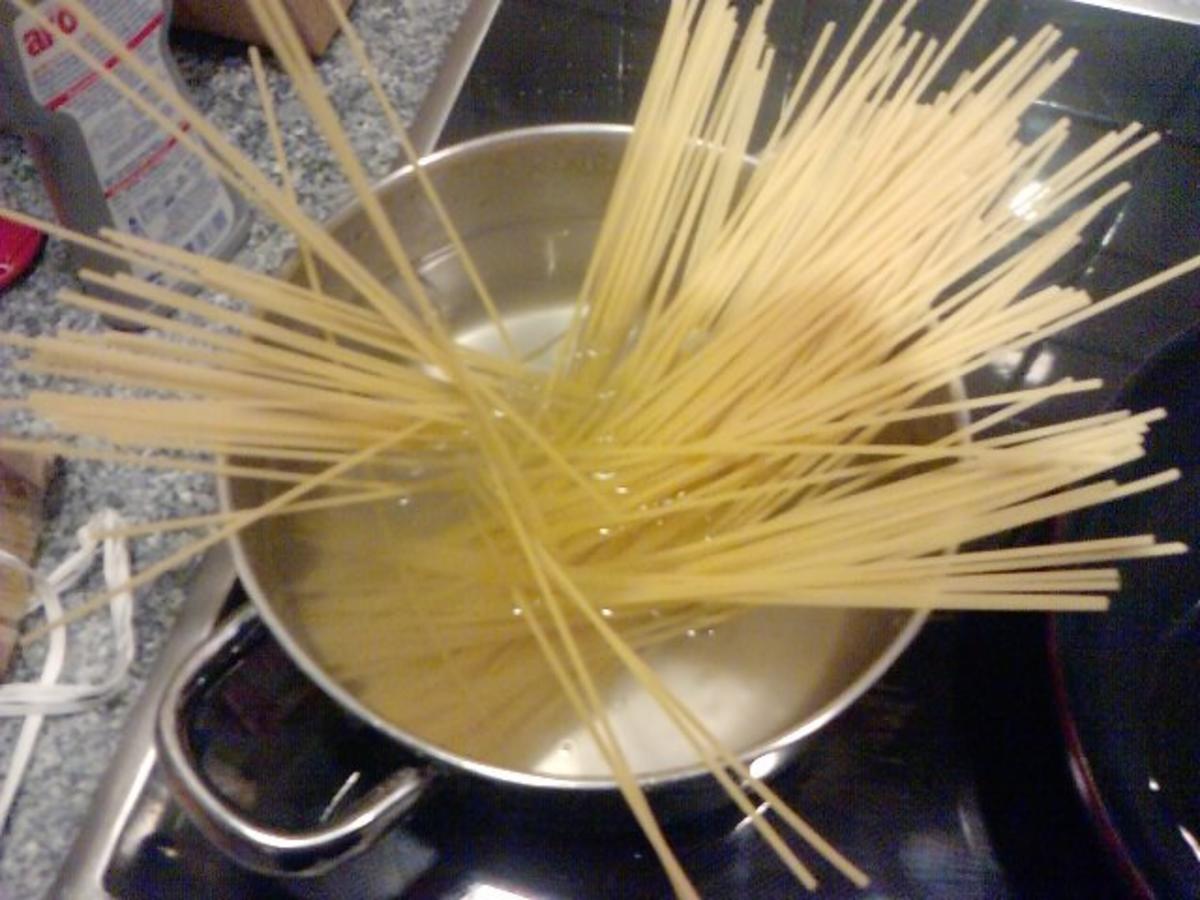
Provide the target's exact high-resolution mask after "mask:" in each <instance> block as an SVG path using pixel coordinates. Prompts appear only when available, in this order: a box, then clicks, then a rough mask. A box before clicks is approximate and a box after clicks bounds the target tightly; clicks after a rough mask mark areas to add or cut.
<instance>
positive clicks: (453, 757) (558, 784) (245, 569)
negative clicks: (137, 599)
mask: <svg viewBox="0 0 1200 900" xmlns="http://www.w3.org/2000/svg"><path fill="white" fill-rule="evenodd" d="M632 130H633V129H632V127H631V126H629V125H620V124H611V123H566V124H554V125H537V126H532V127H527V128H516V129H509V130H505V131H499V132H495V133H492V134H488V135H485V136H483V137H478V138H474V139H471V140H468V141H464V142H462V143H459V144H455V145H453V146H450V147H446V148H443V149H441V150H438V151H435V152H434V153H431V154H429V155H427V156H424V157H422V158H421V161H420V164H421V166H422V167H424V166H429V165H434V164H437V163H440V162H443V161H445V160H450V159H456V158H459V157H463V156H470V155H472V154H475V153H480V152H483V151H486V150H487V149H489V148H491V147H495V146H502V145H507V144H520V143H524V142H529V141H534V142H536V141H538V140H541V139H544V138H546V137H564V136H565V137H579V138H589V137H598V136H599V137H605V136H607V137H610V138H616V137H624V136H626V135H628V134H630V133H631V132H632ZM412 172H413V166H411V165H406V166H403V167H401V168H399V169H397V170H396V171H394V172H392V173H391V174H389V175H387V176H386V177H384V178H383V179H382V180H380V181H379V182H377V183H376V185H375V187H374V190H375V192H376V193H380V192H383V191H386V190H389V189H391V188H392V187H393V186H394V185H396V184H397V183H399V182H401V181H402V180H404V179H407V178H409V177H411V176H412ZM359 208H360V207H359V204H358V203H357V202H356V201H351V202H349V203H348V204H346V205H345V206H343V207H342V208H341V209H340V210H339V211H338V212H337V213H335V214H334V215H333V216H331V217H330V218H329V220H328V222H327V223H326V225H325V227H326V229H327V230H329V231H336V230H337V229H338V228H340V227H341V226H343V225H344V224H345V223H346V222H347V220H349V219H350V217H351V216H353V215H355V214H356V213H357V212H358V211H359ZM295 266H296V262H295V260H293V261H292V262H290V263H289V264H288V265H287V266H286V267H285V269H284V270H283V277H285V278H286V277H288V276H289V275H290V274H291V273H292V272H293V271H294V270H295ZM217 492H218V498H219V501H220V504H221V508H222V510H223V511H226V512H229V511H231V510H233V508H234V507H233V504H232V497H231V495H230V484H229V479H228V478H227V477H225V476H221V477H219V478H218V479H217ZM228 540H229V544H230V547H231V550H232V552H233V559H234V565H235V567H236V569H237V573H238V579H239V580H240V581H241V583H242V585H243V587H244V588H245V590H246V593H247V595H248V596H249V597H250V600H251V602H252V603H253V604H254V606H255V608H256V609H257V610H258V614H259V616H261V617H262V619H263V621H264V622H265V623H266V624H267V627H268V628H269V629H270V631H271V634H272V636H273V637H274V638H275V640H276V641H278V642H279V644H280V645H281V646H282V647H283V649H284V650H285V651H286V652H287V654H288V656H289V657H290V658H291V660H292V661H293V662H294V663H295V664H296V666H297V667H298V668H299V669H300V670H301V671H302V672H304V674H305V675H306V676H308V677H309V678H310V679H311V680H312V681H313V682H314V683H315V684H316V685H317V686H318V687H319V688H321V690H322V691H324V692H325V693H326V694H327V695H329V696H330V697H332V698H333V699H334V700H336V701H337V702H338V703H339V704H340V705H341V706H342V707H343V708H345V709H346V710H347V711H349V712H351V713H353V714H354V715H355V716H357V717H358V718H359V719H361V720H363V721H365V722H367V723H368V724H370V725H371V726H372V727H373V728H375V729H377V730H378V731H380V732H382V733H383V734H386V735H387V736H388V737H390V738H391V739H393V740H395V741H397V742H398V743H400V744H401V745H403V746H404V747H406V748H408V749H410V750H413V751H414V752H416V753H418V754H420V755H421V756H424V757H426V758H429V759H432V760H435V761H436V762H438V763H440V764H442V765H444V766H447V767H449V768H451V769H454V770H457V771H465V772H467V773H469V774H471V775H474V776H477V777H479V778H483V779H487V780H489V781H496V782H501V783H504V784H508V785H513V786H519V787H525V788H536V789H541V790H554V791H586V792H615V791H617V790H619V787H618V785H617V782H616V781H615V780H614V779H612V778H607V777H601V776H577V777H573V778H570V777H561V776H551V775H541V774H538V773H535V772H526V771H521V770H518V769H510V768H506V767H504V766H498V765H493V764H490V763H485V762H481V761H479V760H474V759H470V758H469V757H465V756H460V755H458V754H456V753H453V752H451V751H449V750H446V749H444V748H442V747H439V746H437V745H436V744H432V743H429V742H427V741H426V740H424V739H423V738H421V737H419V736H417V735H415V734H412V733H410V732H408V731H405V730H404V729H403V728H401V727H400V726H398V725H396V724H394V723H392V722H390V721H388V720H387V719H386V718H384V717H383V716H381V715H380V714H379V713H377V712H375V711H374V710H372V709H371V708H370V707H368V706H367V705H366V704H365V703H363V702H362V701H361V700H360V699H358V698H357V697H356V696H355V695H354V694H353V693H352V692H351V691H350V690H349V689H347V688H346V687H344V686H343V685H341V684H340V683H339V682H338V681H337V680H336V679H334V678H333V677H331V676H330V675H329V674H328V673H327V672H326V671H325V670H324V669H323V668H322V666H321V665H320V663H318V662H317V660H316V659H315V658H313V655H312V654H310V653H309V652H308V651H307V650H306V649H305V648H304V647H303V646H302V645H301V643H300V642H299V641H298V640H297V639H296V638H295V637H294V636H293V635H292V634H291V631H290V629H289V628H288V626H287V624H286V623H285V622H284V621H283V620H282V619H281V618H280V616H279V615H278V613H277V612H276V611H275V609H274V607H273V605H272V604H271V603H270V602H269V601H268V600H267V599H266V598H267V594H266V591H264V590H263V588H262V585H261V584H260V583H259V581H258V578H257V576H256V574H255V571H254V568H253V567H252V566H251V565H250V559H249V554H248V553H247V551H246V549H245V546H244V544H243V541H242V538H241V535H240V534H235V535H233V536H232V537H230V538H229V539H228ZM928 618H929V611H928V610H914V611H912V612H911V614H910V615H909V616H908V618H907V620H906V621H905V624H904V627H903V628H902V629H900V631H899V632H898V633H897V634H896V635H895V636H894V637H893V638H892V639H891V641H890V642H889V643H888V644H887V647H886V649H885V650H884V651H883V653H881V654H880V655H879V656H877V657H876V658H875V659H874V661H873V662H872V663H871V664H870V665H869V666H867V667H866V668H865V669H864V670H863V671H862V672H860V673H859V675H858V676H857V677H856V678H855V679H854V680H853V681H852V682H850V684H849V685H847V686H846V687H845V688H843V689H842V690H841V691H840V692H839V693H838V694H837V695H836V696H835V697H834V698H833V699H832V700H830V701H829V702H828V703H826V704H825V705H824V706H822V707H821V708H820V709H818V710H817V711H816V712H814V713H812V714H811V715H809V716H807V717H806V718H805V719H804V720H803V721H801V722H799V723H798V724H797V725H795V726H794V727H793V728H791V729H789V730H788V731H786V732H784V733H783V734H780V735H778V736H776V737H774V738H772V739H770V740H769V741H766V742H764V743H761V744H756V745H755V746H753V747H750V748H748V749H745V750H737V751H735V752H736V754H737V756H738V757H739V758H740V759H742V760H743V761H744V762H747V763H748V762H750V761H752V760H754V759H757V758H760V757H765V756H767V755H769V754H780V758H779V760H778V762H777V763H776V764H775V765H772V766H771V768H775V767H776V765H778V764H779V763H782V762H783V761H784V760H785V759H789V758H790V757H791V755H792V754H793V753H795V752H796V751H797V750H798V747H799V743H800V741H801V740H803V739H804V738H806V737H808V736H809V735H812V734H814V733H815V732H817V731H819V730H820V729H822V728H824V727H825V726H826V725H828V724H829V723H830V722H831V721H833V720H834V719H835V718H837V717H838V716H839V715H841V714H842V713H843V712H845V711H846V709H848V708H849V707H850V706H851V705H852V704H853V703H854V702H855V701H856V700H858V699H859V698H860V697H861V696H862V695H863V694H865V693H866V692H867V690H868V689H869V688H870V687H871V686H872V685H874V684H875V682H876V681H878V680H879V678H880V677H881V676H882V675H883V674H884V672H886V671H887V670H888V669H889V668H890V667H891V666H892V664H893V663H894V662H895V661H896V660H897V658H899V656H900V654H901V653H903V652H904V651H905V650H906V649H907V648H908V646H909V645H910V644H911V643H912V641H913V640H914V638H915V637H916V636H917V634H918V632H920V630H921V628H922V627H923V626H924V624H925V622H926V620H927V619H928ZM709 775H710V773H709V770H708V768H707V767H706V766H704V765H703V764H696V765H692V766H682V767H676V768H672V769H663V770H660V771H655V772H650V773H648V774H646V775H643V776H640V777H639V778H638V784H639V785H640V786H641V787H642V788H643V789H647V790H649V789H657V788H664V787H669V786H673V785H679V784H682V783H685V782H693V781H695V780H696V779H699V778H703V777H706V776H709Z"/></svg>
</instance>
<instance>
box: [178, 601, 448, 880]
mask: <svg viewBox="0 0 1200 900" xmlns="http://www.w3.org/2000/svg"><path fill="white" fill-rule="evenodd" d="M265 632H266V629H265V628H264V627H263V624H262V622H261V621H260V620H259V618H258V615H257V613H256V612H255V610H254V608H253V607H247V608H246V609H244V610H242V611H241V612H239V613H237V614H236V615H234V616H232V617H231V618H230V619H229V620H228V621H227V622H225V623H224V624H223V625H222V626H221V627H220V628H218V629H217V630H216V631H215V632H214V633H213V634H212V636H211V637H209V638H208V640H206V641H205V642H204V643H203V644H201V645H200V646H199V647H197V648H196V650H195V651H194V652H193V653H192V655H191V656H190V657H189V658H188V659H187V660H186V661H185V662H184V664H183V665H182V666H181V667H180V669H179V671H178V672H176V673H175V675H174V677H173V678H172V679H171V681H170V682H169V683H168V685H167V688H166V692H165V693H164V694H163V699H162V702H161V705H160V706H159V710H158V720H157V722H156V728H155V743H156V745H157V748H158V757H159V759H160V761H161V762H162V764H163V772H164V775H165V776H166V779H167V782H168V783H169V784H170V786H171V788H172V790H173V791H174V793H175V797H176V798H177V799H178V800H179V802H180V804H181V805H182V806H183V807H184V809H185V810H186V811H187V813H188V815H189V816H190V817H191V818H192V820H193V822H195V824H196V825H197V827H199V829H200V830H201V831H202V832H203V833H204V835H205V837H207V838H208V839H209V840H210V841H211V842H212V843H213V844H214V845H215V846H217V847H218V848H219V849H221V850H222V851H224V852H225V853H226V854H227V855H228V856H230V857H232V858H233V859H235V860H236V861H237V862H239V863H241V864H242V865H243V866H246V867H247V868H249V869H252V870H254V871H256V872H261V873H263V874H266V875H275V876H279V875H284V876H316V875H322V874H324V873H325V872H327V871H329V870H330V869H332V868H334V867H335V866H337V865H338V864H339V863H341V862H343V861H345V860H348V859H351V858H352V857H354V856H357V855H358V854H359V853H362V852H363V851H364V850H366V849H367V848H368V847H370V846H371V844H372V843H373V842H374V841H375V840H376V839H378V838H379V837H380V836H381V835H382V834H383V833H384V832H385V831H386V830H387V829H388V828H389V827H390V826H391V825H392V824H394V823H395V822H396V820H397V819H398V818H400V817H401V816H402V815H404V814H405V813H406V812H408V810H409V809H411V808H412V806H413V805H414V804H415V803H416V802H417V800H418V799H419V798H420V797H421V795H422V794H423V793H424V792H425V788H426V787H427V786H428V785H429V782H430V779H431V777H432V776H431V775H430V773H429V772H427V771H422V770H419V769H415V768H405V769H400V770H398V771H397V772H395V773H394V774H392V775H390V776H388V777H387V778H385V779H384V780H383V781H382V782H380V784H378V785H377V786H376V787H374V788H372V789H371V790H370V791H369V792H367V793H366V794H365V795H364V796H363V797H362V798H361V799H360V800H359V801H358V802H357V803H356V804H355V805H354V806H353V807H352V808H351V809H349V810H347V811H346V813H345V814H343V815H342V816H341V817H340V818H338V819H337V820H336V821H334V822H331V823H330V824H328V825H324V826H321V827H319V828H314V829H312V830H309V831H303V832H287V831H281V830H278V829H275V828H269V827H266V826H263V825H259V824H257V823H255V822H253V821H251V820H250V819H249V818H247V817H246V815H245V814H244V813H243V812H241V811H240V810H238V809H236V808H235V807H233V806H231V805H230V804H229V803H228V802H227V801H226V800H225V799H224V798H223V797H221V796H220V795H219V794H218V793H217V792H216V791H214V790H213V789H212V787H211V786H210V785H209V783H208V781H207V780H206V779H205V778H204V776H202V775H201V774H200V772H199V770H198V769H197V767H196V765H195V757H194V754H193V753H192V747H191V744H190V741H189V739H188V734H187V730H186V728H185V724H186V713H187V709H188V705H189V703H190V701H191V700H193V699H194V698H195V697H196V696H197V694H199V693H200V692H201V691H203V690H204V689H206V688H207V687H208V686H210V685H211V684H212V683H213V682H214V681H216V680H217V679H218V678H219V677H220V676H221V675H223V674H225V673H227V672H228V671H229V670H230V669H231V668H232V667H233V666H234V665H235V664H236V663H237V662H238V661H239V660H240V659H242V658H244V657H245V656H246V654H247V652H248V651H249V650H250V649H251V648H252V647H253V646H254V645H255V644H257V643H258V642H259V641H261V640H262V639H263V637H264V635H265Z"/></svg>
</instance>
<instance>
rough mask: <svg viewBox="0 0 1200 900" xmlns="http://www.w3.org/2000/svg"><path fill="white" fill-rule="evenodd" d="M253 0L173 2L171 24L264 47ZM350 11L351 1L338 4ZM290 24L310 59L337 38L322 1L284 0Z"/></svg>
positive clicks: (331, 17)
mask: <svg viewBox="0 0 1200 900" xmlns="http://www.w3.org/2000/svg"><path fill="white" fill-rule="evenodd" d="M251 2H253V0H175V6H174V9H175V14H174V15H175V18H174V23H175V26H176V27H177V28H186V29H190V30H192V31H203V32H206V33H208V34H215V35H217V36H218V37H225V38H232V39H233V40H235V41H245V42H247V43H250V44H263V43H264V41H263V37H262V35H261V34H260V33H259V30H258V26H257V25H256V24H255V22H254V16H252V15H251V14H250V9H249V6H248V4H249V3H251ZM337 2H338V3H340V4H341V5H342V8H343V9H349V8H350V6H351V4H352V3H353V2H354V0H337ZM284 6H286V7H287V9H288V12H290V13H291V14H292V21H293V22H295V23H296V29H297V30H298V31H299V32H300V36H301V38H303V39H304V45H305V46H306V47H308V52H309V53H311V54H312V55H313V56H320V55H321V54H322V53H324V52H325V49H326V48H327V47H328V46H329V42H330V41H331V40H333V36H334V35H335V34H337V30H338V26H337V19H336V18H334V15H333V13H331V12H330V11H329V7H328V6H327V5H326V3H325V0H284Z"/></svg>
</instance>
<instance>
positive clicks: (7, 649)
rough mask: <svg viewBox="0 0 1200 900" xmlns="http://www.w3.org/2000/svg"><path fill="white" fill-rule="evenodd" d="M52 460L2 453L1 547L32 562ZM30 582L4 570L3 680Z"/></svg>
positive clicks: (0, 588) (0, 582)
mask: <svg viewBox="0 0 1200 900" xmlns="http://www.w3.org/2000/svg"><path fill="white" fill-rule="evenodd" d="M50 471H51V465H50V460H48V459H45V458H43V457H38V456H28V455H25V454H16V453H6V452H0V548H3V549H5V550H7V551H8V552H9V553H11V554H13V555H14V556H16V557H18V558H20V559H22V560H25V561H26V562H29V561H31V560H32V559H33V553H34V550H35V549H36V548H37V541H38V535H39V534H41V531H42V512H43V508H42V501H43V500H44V498H45V495H46V485H47V483H48V482H49V480H50ZM26 592H27V583H26V581H25V579H24V578H22V577H21V576H20V575H19V574H15V573H13V572H12V571H11V569H9V568H0V680H2V679H3V677H4V672H5V670H6V669H7V668H8V662H9V659H10V658H11V656H12V650H13V645H14V643H15V641H16V637H17V622H18V621H19V620H20V618H21V614H22V613H23V612H24V611H25V604H26Z"/></svg>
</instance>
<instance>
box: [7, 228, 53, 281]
mask: <svg viewBox="0 0 1200 900" xmlns="http://www.w3.org/2000/svg"><path fill="white" fill-rule="evenodd" d="M45 242H46V236H45V235H44V234H42V233H41V232H40V231H38V230H36V229H34V228H29V227H28V226H26V225H18V224H17V223H16V222H12V221H9V220H8V219H0V291H2V290H4V289H5V288H7V287H8V286H9V285H11V284H12V283H13V282H14V281H16V280H17V279H18V278H20V277H21V276H22V275H24V274H25V273H26V272H28V271H29V270H30V269H31V268H32V267H33V264H34V263H35V262H37V258H38V254H39V253H40V252H41V251H42V245H43V244H44V243H45Z"/></svg>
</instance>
